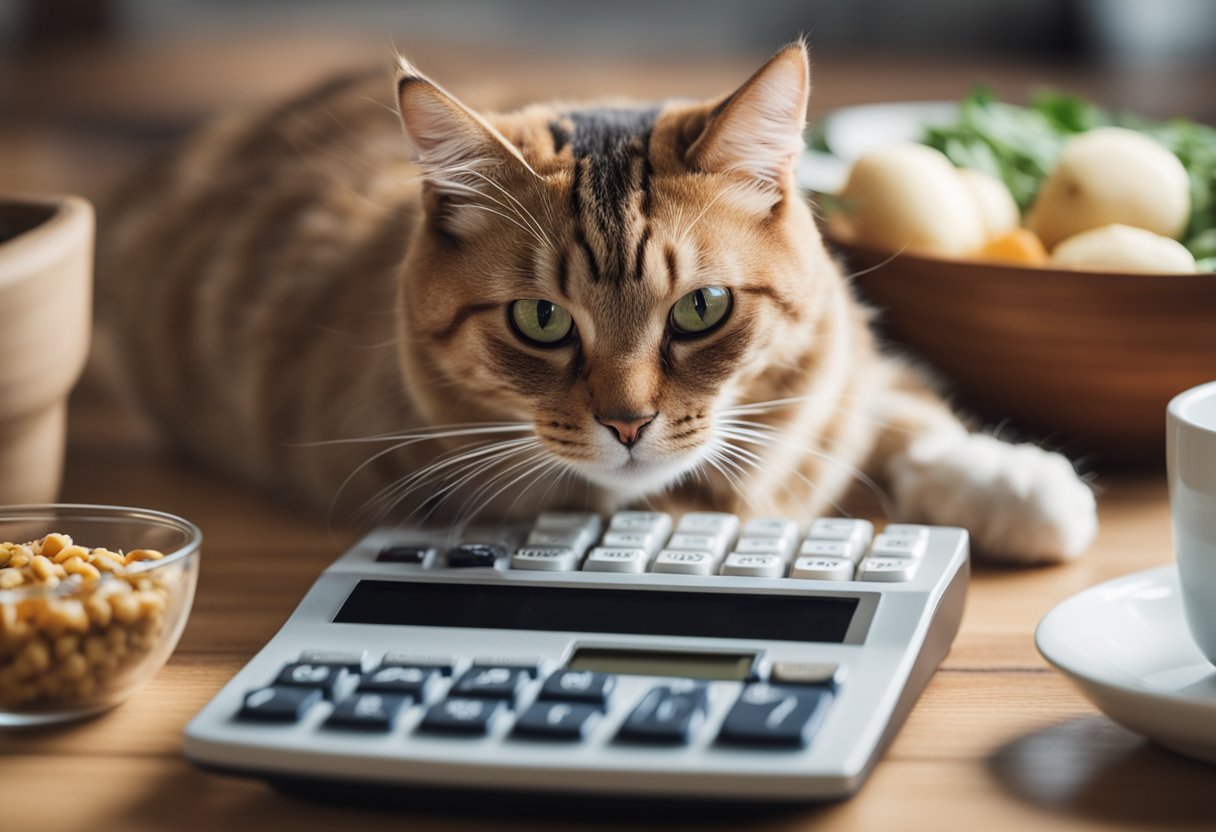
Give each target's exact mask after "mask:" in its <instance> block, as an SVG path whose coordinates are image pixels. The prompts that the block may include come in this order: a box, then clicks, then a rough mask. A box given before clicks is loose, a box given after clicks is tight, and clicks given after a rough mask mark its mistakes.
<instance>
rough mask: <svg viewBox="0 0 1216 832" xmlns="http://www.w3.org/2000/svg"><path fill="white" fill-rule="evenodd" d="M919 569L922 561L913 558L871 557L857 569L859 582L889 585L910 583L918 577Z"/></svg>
mask: <svg viewBox="0 0 1216 832" xmlns="http://www.w3.org/2000/svg"><path fill="white" fill-rule="evenodd" d="M919 567H920V561H919V560H915V559H913V558H875V557H869V558H866V559H865V560H863V561H862V562H861V566H859V567H858V568H857V580H859V581H884V582H887V583H897V582H899V581H910V580H912V578H913V577H915V576H916V570H917V569H918V568H919Z"/></svg>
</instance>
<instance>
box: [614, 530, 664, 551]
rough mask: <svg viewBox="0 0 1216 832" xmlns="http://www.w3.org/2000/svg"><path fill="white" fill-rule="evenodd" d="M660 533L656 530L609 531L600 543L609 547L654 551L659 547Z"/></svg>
mask: <svg viewBox="0 0 1216 832" xmlns="http://www.w3.org/2000/svg"><path fill="white" fill-rule="evenodd" d="M660 542H661V541H660V537H659V535H657V534H655V533H654V532H652V531H651V532H608V533H607V534H605V535H604V539H603V540H601V541H600V543H601V544H602V545H603V546H605V547H607V548H609V549H645V550H646V551H647V552H648V553H653V552H654V551H655V550H656V549H658V548H659V543H660Z"/></svg>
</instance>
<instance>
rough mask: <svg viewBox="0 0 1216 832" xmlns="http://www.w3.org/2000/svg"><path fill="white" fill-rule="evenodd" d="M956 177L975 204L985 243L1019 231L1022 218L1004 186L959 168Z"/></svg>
mask: <svg viewBox="0 0 1216 832" xmlns="http://www.w3.org/2000/svg"><path fill="white" fill-rule="evenodd" d="M958 175H959V178H960V179H962V180H963V185H965V186H966V188H967V191H968V193H970V194H971V198H972V199H973V200H974V201H975V207H976V210H977V211H978V212H979V215H980V222H982V223H983V225H984V237H985V239H987V240H993V239H996V238H997V237H1000V236H1002V235H1004V234H1008V233H1009V232H1010V231H1013V230H1014V229H1015V228H1017V227H1018V225H1019V224H1020V223H1021V221H1022V215H1021V213H1020V212H1019V211H1018V204H1017V203H1016V202H1014V201H1013V194H1011V193H1009V188H1007V187H1005V183H1004V182H1002V181H1001V180H999V179H997V178H996V177H995V176H992V175H991V174H988V173H984V171H982V170H975V169H973V168H959V170H958Z"/></svg>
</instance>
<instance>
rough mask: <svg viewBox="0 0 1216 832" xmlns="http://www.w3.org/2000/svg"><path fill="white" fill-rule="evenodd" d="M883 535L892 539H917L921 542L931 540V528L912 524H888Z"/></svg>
mask: <svg viewBox="0 0 1216 832" xmlns="http://www.w3.org/2000/svg"><path fill="white" fill-rule="evenodd" d="M882 533H883V534H887V535H890V536H892V537H915V538H919V539H921V540H928V539H929V527H928V526H917V525H914V524H912V523H888V524H887V525H886V526H885V527H883V530H882Z"/></svg>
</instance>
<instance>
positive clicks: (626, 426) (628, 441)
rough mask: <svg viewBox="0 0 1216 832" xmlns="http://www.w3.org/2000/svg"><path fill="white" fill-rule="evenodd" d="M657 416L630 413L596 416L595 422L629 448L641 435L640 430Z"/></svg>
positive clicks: (653, 414) (654, 414)
mask: <svg viewBox="0 0 1216 832" xmlns="http://www.w3.org/2000/svg"><path fill="white" fill-rule="evenodd" d="M658 415H659V414H657V413H651V414H650V415H649V416H638V415H636V414H630V413H611V414H608V415H607V416H596V417H595V421H597V422H599V423H600V424H601V425H603V426H604V427H606V428H608V430H610V431H612V433H613V435H615V436H616V439H617V441H618V442H620V443H621V444H622V445H624V446H625V447H626V448H629V447H632V446H633V444H634V443H635V442H637V441H638V438H639V437H640V436H641V435H642V428H644V427H646V426H647V425H649V424H650V423H651V422H653V421H654V419H655V417H656V416H658Z"/></svg>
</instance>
